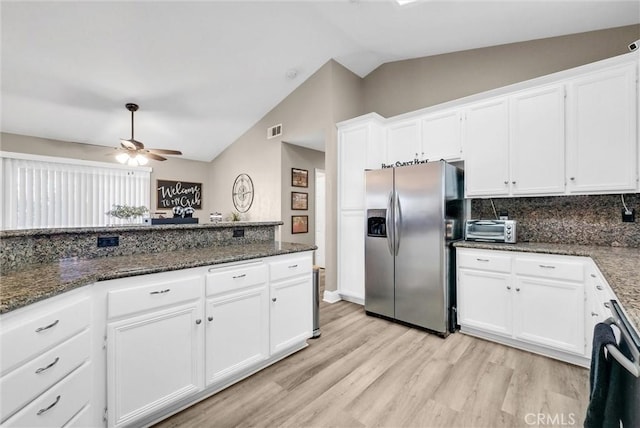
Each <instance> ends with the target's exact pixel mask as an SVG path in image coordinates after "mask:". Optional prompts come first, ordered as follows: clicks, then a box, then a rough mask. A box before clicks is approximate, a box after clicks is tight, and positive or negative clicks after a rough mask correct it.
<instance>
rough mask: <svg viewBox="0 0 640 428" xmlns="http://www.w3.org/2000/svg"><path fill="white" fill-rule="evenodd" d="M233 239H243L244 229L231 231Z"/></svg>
mask: <svg viewBox="0 0 640 428" xmlns="http://www.w3.org/2000/svg"><path fill="white" fill-rule="evenodd" d="M233 237H234V238H244V229H233Z"/></svg>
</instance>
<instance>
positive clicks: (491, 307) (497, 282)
mask: <svg viewBox="0 0 640 428" xmlns="http://www.w3.org/2000/svg"><path fill="white" fill-rule="evenodd" d="M511 288H512V287H511V279H510V276H509V275H508V274H504V273H494V272H485V271H476V270H469V269H458V323H459V324H460V325H461V326H462V327H473V328H477V329H481V330H483V331H488V332H491V333H496V334H500V335H503V336H511V331H512V328H511V324H512V321H511V307H512V304H511V295H512V290H511Z"/></svg>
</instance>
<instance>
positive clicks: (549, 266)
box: [538, 265, 556, 269]
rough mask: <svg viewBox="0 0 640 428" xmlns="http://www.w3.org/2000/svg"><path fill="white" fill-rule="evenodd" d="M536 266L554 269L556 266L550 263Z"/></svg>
mask: <svg viewBox="0 0 640 428" xmlns="http://www.w3.org/2000/svg"><path fill="white" fill-rule="evenodd" d="M538 266H540V267H541V268H543V269H555V268H556V267H555V266H552V265H538Z"/></svg>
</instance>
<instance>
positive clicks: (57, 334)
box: [0, 298, 91, 373]
mask: <svg viewBox="0 0 640 428" xmlns="http://www.w3.org/2000/svg"><path fill="white" fill-rule="evenodd" d="M90 305H91V302H90V300H89V299H88V298H82V299H79V300H75V301H73V302H70V303H68V304H66V305H64V306H57V307H54V308H52V309H51V310H50V311H45V312H42V313H39V314H38V315H35V317H34V318H28V319H22V318H18V317H16V318H13V319H12V320H11V321H12V322H11V326H12V327H8V328H7V329H6V330H5V329H4V327H5V326H6V325H3V331H2V333H1V334H0V355H1V359H0V367H1V370H0V372H1V373H6V372H7V371H9V370H10V369H13V368H15V367H16V366H17V365H19V364H20V363H23V362H24V361H28V360H29V359H31V358H32V357H33V356H35V355H38V354H40V353H42V352H43V351H45V350H47V349H50V348H51V347H53V346H55V345H57V344H58V343H60V342H62V341H63V340H65V339H67V338H69V337H71V336H73V335H74V334H76V333H78V332H80V331H81V330H83V329H85V328H87V326H88V325H89V313H90ZM24 318H26V317H24ZM18 321H21V322H18ZM3 324H4V323H3Z"/></svg>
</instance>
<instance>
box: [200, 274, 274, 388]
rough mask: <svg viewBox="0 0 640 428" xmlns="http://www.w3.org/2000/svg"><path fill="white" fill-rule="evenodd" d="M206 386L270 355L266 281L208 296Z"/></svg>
mask: <svg viewBox="0 0 640 428" xmlns="http://www.w3.org/2000/svg"><path fill="white" fill-rule="evenodd" d="M206 314H207V322H206V363H205V365H206V372H207V381H206V383H207V386H209V385H210V384H212V383H214V382H217V381H219V380H222V379H225V378H227V377H229V376H231V375H233V374H235V373H238V372H240V371H242V370H243V369H246V368H247V367H250V366H252V365H253V364H255V363H258V362H260V361H262V360H265V359H266V358H268V357H269V289H268V288H267V285H266V284H263V285H262V286H259V287H252V288H250V289H246V290H243V291H240V292H237V293H232V294H225V295H223V296H220V297H214V298H210V299H207V310H206Z"/></svg>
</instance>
